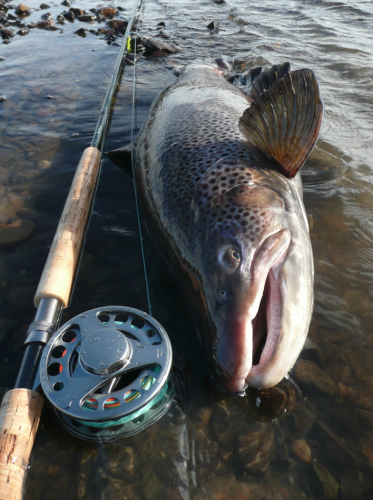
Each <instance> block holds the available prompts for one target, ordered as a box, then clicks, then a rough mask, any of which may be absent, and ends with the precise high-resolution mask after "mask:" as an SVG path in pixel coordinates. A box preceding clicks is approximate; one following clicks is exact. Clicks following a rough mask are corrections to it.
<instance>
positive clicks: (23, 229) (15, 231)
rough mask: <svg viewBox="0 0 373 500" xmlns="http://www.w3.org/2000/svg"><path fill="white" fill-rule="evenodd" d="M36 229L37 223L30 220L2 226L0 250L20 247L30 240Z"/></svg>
mask: <svg viewBox="0 0 373 500" xmlns="http://www.w3.org/2000/svg"><path fill="white" fill-rule="evenodd" d="M35 228H36V224H35V222H33V221H31V220H28V219H19V220H16V221H15V222H12V223H11V224H7V225H0V248H9V247H14V246H16V245H18V244H19V243H21V242H22V241H24V240H25V239H26V238H28V237H29V236H30V235H31V234H32V233H33V232H34V231H35Z"/></svg>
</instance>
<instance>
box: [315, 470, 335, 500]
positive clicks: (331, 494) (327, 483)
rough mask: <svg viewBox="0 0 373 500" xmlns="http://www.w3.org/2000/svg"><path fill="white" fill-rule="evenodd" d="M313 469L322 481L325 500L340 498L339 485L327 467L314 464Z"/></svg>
mask: <svg viewBox="0 0 373 500" xmlns="http://www.w3.org/2000/svg"><path fill="white" fill-rule="evenodd" d="M313 468H314V470H315V472H316V474H317V477H318V478H319V479H320V481H321V483H322V485H323V488H324V498H325V500H334V499H335V498H337V497H338V492H339V484H338V483H337V481H336V480H335V478H334V477H333V476H332V475H331V474H330V472H329V471H328V469H327V468H326V467H323V466H322V465H320V464H318V463H314V464H313Z"/></svg>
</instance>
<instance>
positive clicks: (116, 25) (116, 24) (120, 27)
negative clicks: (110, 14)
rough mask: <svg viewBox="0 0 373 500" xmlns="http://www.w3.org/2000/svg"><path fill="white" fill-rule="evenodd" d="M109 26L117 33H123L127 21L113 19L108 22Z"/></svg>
mask: <svg viewBox="0 0 373 500" xmlns="http://www.w3.org/2000/svg"><path fill="white" fill-rule="evenodd" d="M108 25H109V26H110V28H113V29H114V30H115V31H118V33H124V32H125V31H126V29H127V26H128V21H119V20H118V19H114V20H112V21H109V22H108Z"/></svg>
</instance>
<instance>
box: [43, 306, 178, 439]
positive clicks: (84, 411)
mask: <svg viewBox="0 0 373 500" xmlns="http://www.w3.org/2000/svg"><path fill="white" fill-rule="evenodd" d="M171 364H172V349H171V343H170V340H169V338H168V335H167V333H166V331H165V330H164V328H163V327H162V326H161V325H160V324H159V323H158V321H156V320H155V319H154V318H152V317H151V316H149V315H148V314H146V313H144V312H142V311H139V310H137V309H132V308H130V307H121V306H108V307H104V308H101V307H100V308H97V309H92V310H91V311H87V312H85V313H82V314H80V315H79V316H76V317H75V318H72V319H71V320H70V321H68V322H67V323H65V324H64V325H63V326H61V328H59V329H58V330H57V331H56V333H55V334H54V335H53V336H52V337H51V339H50V340H49V342H48V344H47V345H46V347H45V349H44V351H43V355H42V358H41V363H40V381H41V385H42V388H43V390H44V393H45V395H46V397H47V398H48V399H49V401H50V402H51V403H52V405H53V407H54V409H55V410H56V414H57V416H58V418H59V420H60V422H61V423H62V425H63V426H64V427H65V428H67V429H68V430H69V431H70V432H72V433H73V434H74V435H76V436H78V437H80V438H83V439H86V440H90V441H92V440H95V441H96V440H101V441H114V440H116V439H119V438H121V437H124V436H128V435H131V434H135V433H137V432H139V431H141V430H142V429H144V428H146V427H148V426H149V425H151V424H152V423H153V422H155V421H156V420H158V418H160V417H161V416H162V415H163V414H164V413H166V411H167V410H168V408H169V407H170V405H171V403H172V400H173V390H172V385H171V378H170V370H171Z"/></svg>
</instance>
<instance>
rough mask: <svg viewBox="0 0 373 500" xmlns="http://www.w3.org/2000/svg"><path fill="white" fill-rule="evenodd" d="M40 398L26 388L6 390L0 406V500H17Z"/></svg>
mask: <svg viewBox="0 0 373 500" xmlns="http://www.w3.org/2000/svg"><path fill="white" fill-rule="evenodd" d="M43 402H44V400H43V397H42V396H41V395H40V394H38V393H37V392H34V391H31V390H29V389H13V390H11V391H8V392H7V393H6V394H5V395H4V397H3V400H2V402H1V406H0V500H21V499H22V495H23V484H24V479H25V475H26V470H27V465H28V463H29V460H30V454H31V451H32V446H33V444H34V440H35V436H36V431H37V429H38V425H39V420H40V415H41V411H42V409H43Z"/></svg>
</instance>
